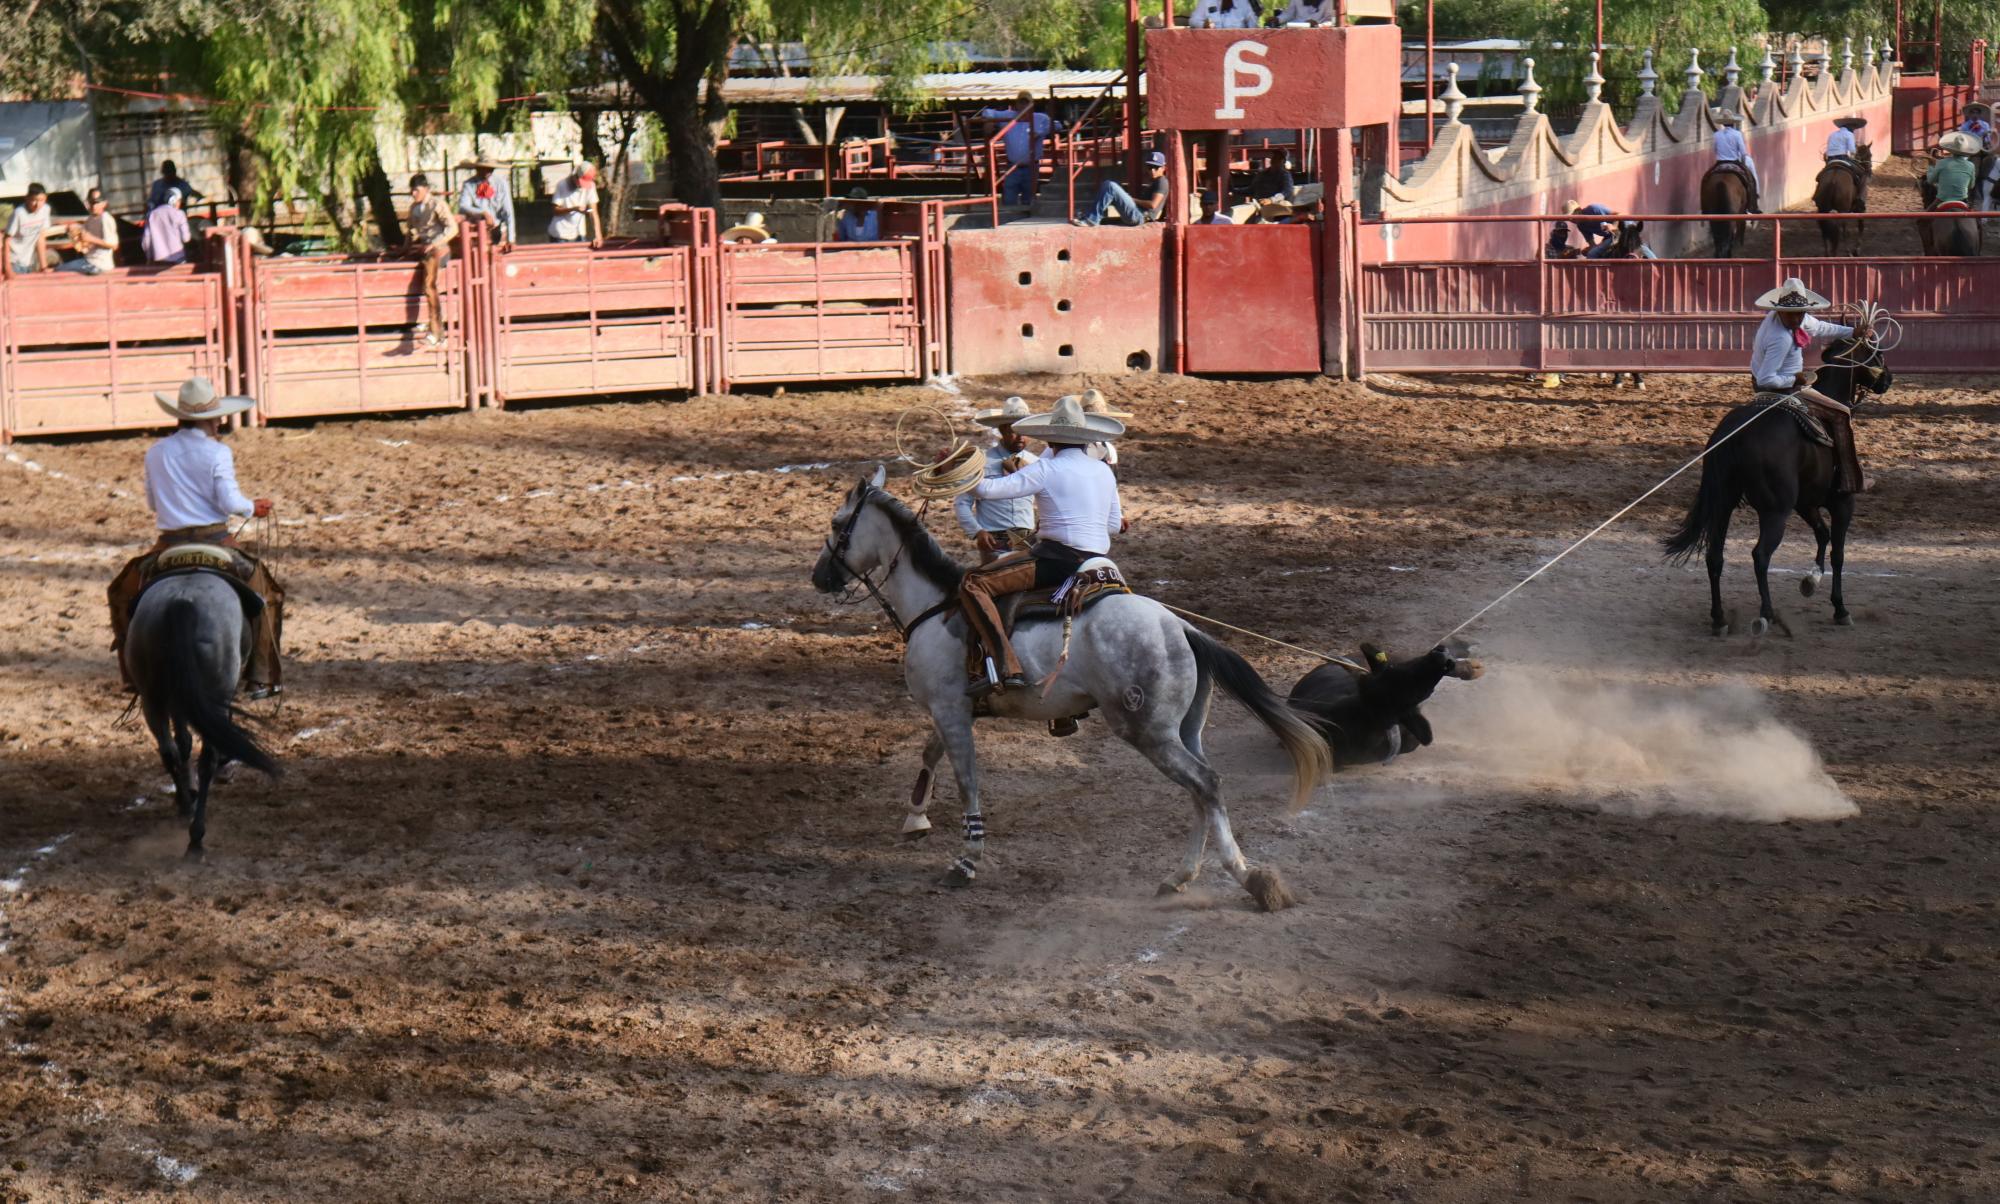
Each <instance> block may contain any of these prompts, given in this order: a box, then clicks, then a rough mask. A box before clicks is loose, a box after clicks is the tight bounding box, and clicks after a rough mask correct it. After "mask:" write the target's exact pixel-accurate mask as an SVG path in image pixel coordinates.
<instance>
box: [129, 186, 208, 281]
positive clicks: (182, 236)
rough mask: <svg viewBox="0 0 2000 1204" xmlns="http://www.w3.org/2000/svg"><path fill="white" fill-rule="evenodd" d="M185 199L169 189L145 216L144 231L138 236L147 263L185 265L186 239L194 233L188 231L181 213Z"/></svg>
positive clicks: (177, 190) (183, 214) (185, 218)
mask: <svg viewBox="0 0 2000 1204" xmlns="http://www.w3.org/2000/svg"><path fill="white" fill-rule="evenodd" d="M184 199H185V198H183V197H182V196H181V190H180V189H178V188H169V189H167V199H166V200H165V201H163V202H161V203H160V204H159V205H156V206H154V208H153V211H152V212H151V213H148V214H147V215H146V230H145V232H144V233H143V234H141V235H140V236H139V248H140V250H143V251H144V252H145V253H146V262H147V263H186V262H187V244H188V239H190V238H192V237H194V234H193V232H192V231H191V230H189V229H188V219H187V214H185V213H182V212H181V202H182V201H183V200H184Z"/></svg>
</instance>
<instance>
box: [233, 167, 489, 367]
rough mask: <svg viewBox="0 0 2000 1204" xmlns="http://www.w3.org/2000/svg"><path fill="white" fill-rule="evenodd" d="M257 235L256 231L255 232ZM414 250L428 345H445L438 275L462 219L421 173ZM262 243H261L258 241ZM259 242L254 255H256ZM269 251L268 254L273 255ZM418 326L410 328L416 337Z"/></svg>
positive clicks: (414, 191) (414, 205)
mask: <svg viewBox="0 0 2000 1204" xmlns="http://www.w3.org/2000/svg"><path fill="white" fill-rule="evenodd" d="M252 232H253V233H254V228H253V231H252ZM409 234H410V244H409V245H410V249H411V250H413V251H416V252H418V253H420V254H421V255H422V256H423V261H422V265H421V266H420V267H419V268H418V269H417V272H418V276H419V278H420V279H421V280H422V282H423V286H424V309H425V313H426V315H427V318H426V321H425V325H424V342H425V344H426V345H428V346H431V347H437V346H441V345H442V344H443V343H444V309H443V307H442V306H440V305H439V304H438V273H439V272H442V271H443V270H444V269H445V267H446V266H447V265H449V264H450V263H451V240H452V239H454V238H456V237H458V218H456V217H454V216H453V215H452V212H451V209H450V207H449V206H447V205H446V204H445V203H444V198H443V197H440V196H436V195H434V194H433V193H432V192H431V181H430V177H429V176H426V175H424V174H423V173H422V172H418V173H417V174H416V175H413V176H411V177H410V231H409ZM257 241H261V240H257ZM256 249H257V248H256V242H252V244H251V253H252V254H255V253H256ZM269 253H270V252H269V251H266V252H265V254H267V255H268V254H269ZM416 332H417V330H416V327H414V326H412V327H411V328H410V333H411V334H412V335H415V334H416Z"/></svg>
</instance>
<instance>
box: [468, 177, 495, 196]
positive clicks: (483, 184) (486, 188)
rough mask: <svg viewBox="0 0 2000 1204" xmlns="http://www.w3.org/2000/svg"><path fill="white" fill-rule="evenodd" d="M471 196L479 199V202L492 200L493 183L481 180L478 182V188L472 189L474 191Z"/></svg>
mask: <svg viewBox="0 0 2000 1204" xmlns="http://www.w3.org/2000/svg"><path fill="white" fill-rule="evenodd" d="M472 195H474V196H476V197H478V198H479V199H480V200H482V201H490V200H492V199H493V181H491V180H481V181H479V187H477V188H474V189H473V190H472Z"/></svg>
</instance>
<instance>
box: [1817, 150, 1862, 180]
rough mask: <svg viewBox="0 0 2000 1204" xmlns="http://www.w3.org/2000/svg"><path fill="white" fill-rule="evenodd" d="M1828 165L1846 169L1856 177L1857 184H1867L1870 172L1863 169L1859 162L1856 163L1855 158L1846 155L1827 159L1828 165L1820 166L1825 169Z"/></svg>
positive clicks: (1822, 169)
mask: <svg viewBox="0 0 2000 1204" xmlns="http://www.w3.org/2000/svg"><path fill="white" fill-rule="evenodd" d="M1827 167H1838V168H1841V169H1843V170H1845V171H1846V172H1847V173H1848V174H1849V175H1851V176H1853V177H1854V182H1855V183H1856V184H1860V185H1863V186H1866V185H1867V183H1868V173H1867V172H1865V171H1862V170H1861V165H1860V164H1859V163H1856V162H1855V161H1854V160H1852V159H1849V158H1847V157H1846V156H1844V155H1843V156H1840V157H1838V158H1833V159H1828V160H1827V161H1826V166H1825V167H1822V168H1820V170H1821V171H1825V170H1826V168H1827Z"/></svg>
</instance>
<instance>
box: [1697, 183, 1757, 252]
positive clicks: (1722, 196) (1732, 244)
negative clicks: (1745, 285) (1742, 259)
mask: <svg viewBox="0 0 2000 1204" xmlns="http://www.w3.org/2000/svg"><path fill="white" fill-rule="evenodd" d="M1701 211H1702V212H1703V213H1711V214H1724V213H1748V212H1750V185H1749V183H1748V182H1747V181H1745V180H1744V178H1743V177H1742V176H1741V175H1738V174H1737V172H1736V170H1735V169H1734V168H1732V167H1729V166H1726V165H1724V164H1721V163H1718V164H1716V165H1715V166H1714V167H1711V168H1709V169H1708V174H1707V175H1705V176H1703V177H1702V178H1701ZM1708 234H1709V238H1710V240H1711V241H1713V242H1714V243H1715V254H1716V257H1717V258H1719V259H1728V258H1729V257H1730V256H1732V255H1734V254H1736V247H1737V244H1739V243H1741V242H1742V241H1743V223H1742V222H1741V221H1733V222H1710V223H1708Z"/></svg>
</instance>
